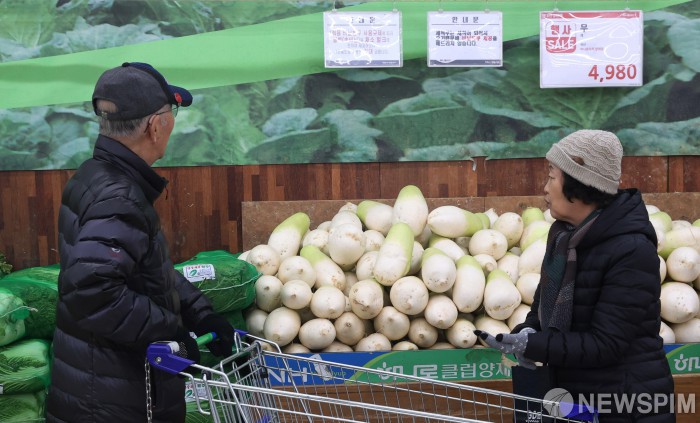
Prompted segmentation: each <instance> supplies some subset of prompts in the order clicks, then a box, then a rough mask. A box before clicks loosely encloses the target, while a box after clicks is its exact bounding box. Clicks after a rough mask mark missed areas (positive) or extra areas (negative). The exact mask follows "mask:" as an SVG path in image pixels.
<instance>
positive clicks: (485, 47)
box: [428, 11, 503, 67]
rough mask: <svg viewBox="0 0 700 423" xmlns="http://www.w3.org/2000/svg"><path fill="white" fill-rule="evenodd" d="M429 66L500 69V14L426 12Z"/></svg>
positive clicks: (501, 54)
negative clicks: (498, 67)
mask: <svg viewBox="0 0 700 423" xmlns="http://www.w3.org/2000/svg"><path fill="white" fill-rule="evenodd" d="M428 66H429V67H441V66H442V67H460V66H469V67H486V66H490V67H497V66H503V14H502V13H501V12H493V11H488V12H485V11H484V12H444V11H441V12H428Z"/></svg>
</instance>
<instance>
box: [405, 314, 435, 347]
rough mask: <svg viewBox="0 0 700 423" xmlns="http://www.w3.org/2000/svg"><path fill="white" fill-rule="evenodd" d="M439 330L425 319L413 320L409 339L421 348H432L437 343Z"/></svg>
mask: <svg viewBox="0 0 700 423" xmlns="http://www.w3.org/2000/svg"><path fill="white" fill-rule="evenodd" d="M437 338H438V330H437V328H436V327H435V326H432V325H431V324H430V323H428V321H427V320H426V319H425V318H423V317H418V318H416V319H413V320H411V327H410V328H409V329H408V339H410V340H411V342H413V343H414V344H416V345H417V346H418V347H419V348H430V347H432V346H433V345H434V344H435V342H437Z"/></svg>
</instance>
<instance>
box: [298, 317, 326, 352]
mask: <svg viewBox="0 0 700 423" xmlns="http://www.w3.org/2000/svg"><path fill="white" fill-rule="evenodd" d="M334 340H335V327H334V326H333V323H332V322H331V321H330V320H328V319H313V320H309V321H308V322H306V323H304V324H303V325H301V328H299V342H301V344H302V345H303V346H305V347H307V348H309V349H311V350H320V349H323V348H326V347H327V346H329V345H330V344H332V343H333V341H334Z"/></svg>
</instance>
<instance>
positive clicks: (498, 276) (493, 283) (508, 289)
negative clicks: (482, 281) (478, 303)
mask: <svg viewBox="0 0 700 423" xmlns="http://www.w3.org/2000/svg"><path fill="white" fill-rule="evenodd" d="M521 301H522V298H521V296H520V292H519V291H518V288H516V287H515V285H514V284H513V281H511V280H510V277H509V276H508V274H506V272H504V271H502V270H499V269H496V270H493V271H492V272H491V273H489V275H488V276H487V277H486V288H485V289H484V309H485V310H486V313H487V314H488V315H489V316H491V317H493V318H494V319H497V320H505V319H507V318H509V317H510V315H511V314H513V311H514V310H515V308H516V307H518V306H519V305H520V303H521Z"/></svg>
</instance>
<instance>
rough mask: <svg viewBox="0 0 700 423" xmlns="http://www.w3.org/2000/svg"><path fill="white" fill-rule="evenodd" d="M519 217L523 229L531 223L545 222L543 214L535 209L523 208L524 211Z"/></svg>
mask: <svg viewBox="0 0 700 423" xmlns="http://www.w3.org/2000/svg"><path fill="white" fill-rule="evenodd" d="M521 216H522V218H523V225H525V227H527V226H528V225H530V224H531V223H532V222H537V221H543V222H544V221H545V220H544V212H543V211H542V210H540V209H539V208H537V207H527V208H525V210H523V212H522V213H521Z"/></svg>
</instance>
